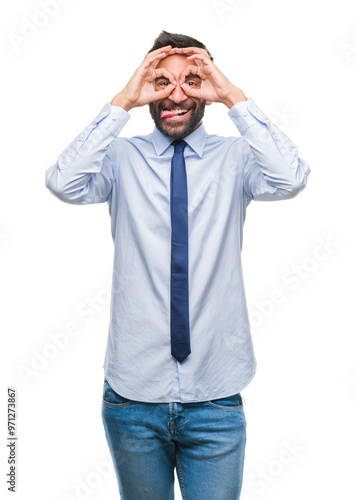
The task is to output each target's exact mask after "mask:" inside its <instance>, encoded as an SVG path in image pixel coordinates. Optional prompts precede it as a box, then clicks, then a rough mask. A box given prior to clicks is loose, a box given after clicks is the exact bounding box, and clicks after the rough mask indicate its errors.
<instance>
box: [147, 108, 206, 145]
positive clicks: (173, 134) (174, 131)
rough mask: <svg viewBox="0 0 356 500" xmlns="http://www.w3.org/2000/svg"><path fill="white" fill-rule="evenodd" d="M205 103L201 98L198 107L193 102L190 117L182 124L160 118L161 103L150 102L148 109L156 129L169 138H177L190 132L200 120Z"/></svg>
mask: <svg viewBox="0 0 356 500" xmlns="http://www.w3.org/2000/svg"><path fill="white" fill-rule="evenodd" d="M205 103H206V101H205V100H203V102H202V103H201V104H200V105H199V107H197V105H196V104H195V103H194V108H193V107H192V108H191V115H190V118H189V120H188V121H187V123H185V124H184V125H183V126H182V123H181V122H168V121H166V120H165V119H164V118H161V113H162V110H163V108H162V107H161V105H157V104H156V103H154V102H151V103H149V110H150V115H151V117H152V119H153V121H154V123H155V125H156V127H157V128H158V130H159V131H160V132H162V134H164V135H165V136H167V137H170V138H171V139H175V140H177V139H178V140H179V139H183V138H184V137H186V136H187V135H189V134H191V133H192V132H193V131H194V130H195V128H196V127H197V126H198V125H199V123H200V122H201V121H202V119H203V116H204V112H205Z"/></svg>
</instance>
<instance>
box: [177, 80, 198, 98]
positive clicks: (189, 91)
mask: <svg viewBox="0 0 356 500" xmlns="http://www.w3.org/2000/svg"><path fill="white" fill-rule="evenodd" d="M181 88H182V90H183V92H184V93H185V95H187V96H189V97H197V98H198V99H201V91H200V89H195V88H193V87H191V86H190V85H188V84H187V83H182V84H181Z"/></svg>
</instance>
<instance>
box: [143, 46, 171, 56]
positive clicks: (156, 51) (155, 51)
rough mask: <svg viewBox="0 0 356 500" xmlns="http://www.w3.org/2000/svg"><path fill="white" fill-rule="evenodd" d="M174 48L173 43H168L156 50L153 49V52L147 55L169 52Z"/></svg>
mask: <svg viewBox="0 0 356 500" xmlns="http://www.w3.org/2000/svg"><path fill="white" fill-rule="evenodd" d="M171 48H172V45H166V46H165V47H161V48H160V49H156V50H152V52H149V53H148V54H147V55H146V57H150V56H155V55H157V54H160V53H161V52H168V51H169V50H171ZM146 57H145V59H146Z"/></svg>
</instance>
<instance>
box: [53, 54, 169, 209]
mask: <svg viewBox="0 0 356 500" xmlns="http://www.w3.org/2000/svg"><path fill="white" fill-rule="evenodd" d="M172 51H174V49H172V48H171V47H170V46H168V47H163V48H161V49H158V50H156V51H154V52H151V53H150V54H149V55H148V56H146V57H145V59H144V60H143V62H142V64H141V65H140V66H139V68H138V69H137V70H136V72H135V73H134V75H133V76H132V78H131V80H130V81H129V82H128V84H127V85H126V87H125V88H124V89H123V91H122V92H120V93H119V94H117V95H116V96H115V97H114V98H113V100H112V101H111V104H109V103H107V104H105V106H104V108H103V109H102V111H101V112H100V114H99V115H98V116H97V117H96V118H95V119H94V120H93V122H92V123H91V124H90V125H89V126H88V127H87V128H86V129H85V130H83V132H82V133H81V134H79V136H78V137H77V138H76V139H75V140H74V141H73V142H72V143H71V144H70V145H69V146H68V147H67V148H66V149H65V150H64V151H63V153H62V154H61V155H60V156H59V158H58V160H57V162H56V163H55V164H54V165H52V166H51V167H50V168H49V169H48V170H47V171H46V180H45V184H46V187H47V188H48V189H50V190H51V191H52V193H53V194H54V195H56V196H57V197H58V198H59V199H61V200H62V201H65V202H67V203H74V204H81V205H85V204H88V203H103V202H105V201H107V200H108V197H109V196H110V193H111V190H112V186H113V183H114V180H115V170H116V169H117V168H118V164H119V158H118V157H117V156H118V150H117V149H118V148H114V147H110V146H111V144H112V143H113V141H114V140H115V139H116V137H117V135H118V134H119V132H120V131H121V129H122V128H123V127H124V125H125V124H126V122H127V121H128V119H129V118H130V115H129V113H128V111H129V110H130V109H132V108H133V107H136V106H143V105H145V104H148V103H149V102H153V101H155V100H158V99H162V98H164V97H165V96H166V95H169V94H170V92H171V91H172V89H173V88H174V86H175V85H174V84H173V76H172V75H171V73H170V72H169V71H167V70H165V69H163V68H159V69H156V66H157V64H158V63H159V61H160V60H161V59H162V58H164V57H166V56H167V54H169V53H171V52H172ZM159 76H164V77H166V78H167V79H168V80H169V81H170V84H169V85H167V86H166V87H165V88H164V89H163V90H160V91H156V90H155V89H154V86H153V82H154V80H155V79H156V78H158V77H159Z"/></svg>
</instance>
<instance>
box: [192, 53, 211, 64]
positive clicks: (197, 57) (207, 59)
mask: <svg viewBox="0 0 356 500" xmlns="http://www.w3.org/2000/svg"><path fill="white" fill-rule="evenodd" d="M192 60H196V61H201V62H203V63H204V64H213V62H212V60H211V59H210V57H209V56H205V55H204V54H193V55H191V56H188V57H187V61H192Z"/></svg>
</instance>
